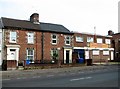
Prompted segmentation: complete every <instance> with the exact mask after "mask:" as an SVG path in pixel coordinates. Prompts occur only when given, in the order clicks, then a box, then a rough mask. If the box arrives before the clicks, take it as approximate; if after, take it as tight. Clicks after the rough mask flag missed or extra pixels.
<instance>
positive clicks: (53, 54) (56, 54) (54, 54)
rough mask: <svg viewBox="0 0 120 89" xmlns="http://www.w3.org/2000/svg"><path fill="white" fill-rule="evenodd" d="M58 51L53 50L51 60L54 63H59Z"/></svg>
mask: <svg viewBox="0 0 120 89" xmlns="http://www.w3.org/2000/svg"><path fill="white" fill-rule="evenodd" d="M58 56H59V55H58V49H57V48H54V49H51V59H52V60H53V61H57V60H58Z"/></svg>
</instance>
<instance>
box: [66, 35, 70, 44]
mask: <svg viewBox="0 0 120 89" xmlns="http://www.w3.org/2000/svg"><path fill="white" fill-rule="evenodd" d="M67 38H69V39H67ZM67 41H68V42H69V43H67ZM70 44H71V36H65V45H70Z"/></svg>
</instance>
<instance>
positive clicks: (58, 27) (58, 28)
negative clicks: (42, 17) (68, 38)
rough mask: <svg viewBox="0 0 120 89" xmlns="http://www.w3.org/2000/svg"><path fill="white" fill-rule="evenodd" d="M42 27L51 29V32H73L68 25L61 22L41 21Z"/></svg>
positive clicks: (44, 29) (45, 29)
mask: <svg viewBox="0 0 120 89" xmlns="http://www.w3.org/2000/svg"><path fill="white" fill-rule="evenodd" d="M40 28H41V30H42V31H50V32H59V33H72V32H70V31H69V30H68V29H67V28H66V27H64V26H63V25H59V24H52V23H43V22H41V23H40Z"/></svg>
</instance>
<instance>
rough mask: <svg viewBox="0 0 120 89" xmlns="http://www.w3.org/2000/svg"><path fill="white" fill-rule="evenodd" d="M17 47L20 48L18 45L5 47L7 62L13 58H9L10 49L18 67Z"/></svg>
mask: <svg viewBox="0 0 120 89" xmlns="http://www.w3.org/2000/svg"><path fill="white" fill-rule="evenodd" d="M19 47H20V46H19V45H7V60H12V59H13V58H11V52H10V49H14V50H15V60H16V61H17V66H18V60H19ZM13 60H14V59H13Z"/></svg>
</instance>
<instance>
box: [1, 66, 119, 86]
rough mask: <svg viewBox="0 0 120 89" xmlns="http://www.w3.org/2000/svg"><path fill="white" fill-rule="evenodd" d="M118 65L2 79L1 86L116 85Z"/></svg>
mask: <svg viewBox="0 0 120 89" xmlns="http://www.w3.org/2000/svg"><path fill="white" fill-rule="evenodd" d="M118 69H119V68H118V67H114V68H107V69H102V70H100V69H98V70H87V71H76V72H67V73H58V74H54V73H53V74H46V75H42V76H41V75H40V76H33V77H29V78H17V79H8V80H3V81H2V87H118V86H119V85H118V78H119V77H118V72H119V71H118Z"/></svg>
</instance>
